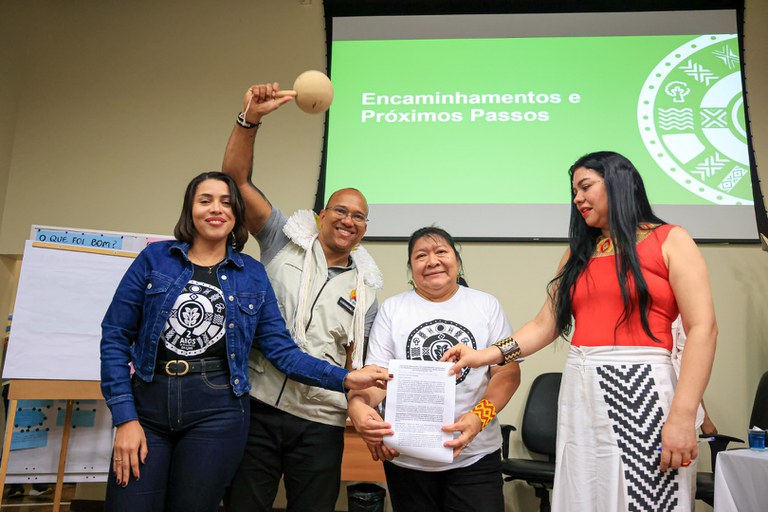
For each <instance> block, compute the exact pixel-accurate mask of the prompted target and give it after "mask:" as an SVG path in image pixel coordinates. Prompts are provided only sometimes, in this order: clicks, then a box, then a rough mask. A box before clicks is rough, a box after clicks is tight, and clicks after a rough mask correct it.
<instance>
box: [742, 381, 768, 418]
mask: <svg viewBox="0 0 768 512" xmlns="http://www.w3.org/2000/svg"><path fill="white" fill-rule="evenodd" d="M752 427H759V428H762V429H768V372H765V373H764V374H763V376H762V378H761V379H760V382H759V383H758V385H757V391H756V392H755V403H754V404H752V417H750V418H749V425H747V428H752Z"/></svg>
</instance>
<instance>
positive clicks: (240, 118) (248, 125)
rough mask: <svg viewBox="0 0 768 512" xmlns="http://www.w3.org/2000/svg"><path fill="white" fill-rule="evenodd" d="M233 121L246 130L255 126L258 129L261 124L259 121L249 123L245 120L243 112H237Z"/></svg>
mask: <svg viewBox="0 0 768 512" xmlns="http://www.w3.org/2000/svg"><path fill="white" fill-rule="evenodd" d="M235 122H236V123H237V124H239V125H240V126H242V127H243V128H246V129H248V130H250V129H251V128H256V129H257V130H258V128H259V126H261V122H258V123H249V122H248V121H246V120H245V114H244V113H243V112H240V113H239V114H237V118H236V119H235Z"/></svg>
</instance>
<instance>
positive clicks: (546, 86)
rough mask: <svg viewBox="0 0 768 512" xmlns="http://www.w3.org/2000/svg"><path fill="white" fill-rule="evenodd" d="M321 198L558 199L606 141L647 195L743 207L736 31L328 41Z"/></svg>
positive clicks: (657, 200) (746, 187)
mask: <svg viewBox="0 0 768 512" xmlns="http://www.w3.org/2000/svg"><path fill="white" fill-rule="evenodd" d="M330 74H331V79H332V81H333V84H334V89H335V98H334V102H333V106H332V108H331V109H330V112H329V118H328V122H329V131H328V141H327V142H328V147H327V156H326V158H327V161H326V173H327V174H326V188H325V190H326V199H327V195H328V194H329V193H330V192H332V191H333V190H336V189H338V188H342V187H349V186H352V187H356V188H359V189H360V190H363V191H364V192H365V194H366V196H367V198H368V201H369V202H370V203H372V204H383V205H384V204H414V203H416V204H447V203H450V204H500V203H505V204H509V203H512V204H567V203H568V202H569V201H570V181H569V177H568V173H567V171H568V168H569V166H570V164H571V163H572V162H573V161H575V160H576V159H577V158H578V157H580V156H581V155H583V154H585V153H588V152H591V151H599V150H610V151H617V152H620V153H622V154H624V155H626V156H627V157H629V158H630V160H632V161H633V163H634V164H635V166H636V167H637V168H638V169H639V170H640V173H641V174H642V176H643V178H644V181H645V184H646V188H647V190H648V193H649V197H650V199H651V201H652V202H653V203H654V204H675V205H751V204H752V187H751V180H750V176H749V172H750V171H749V158H748V154H749V153H748V146H747V136H746V127H745V126H746V125H745V120H744V119H745V116H744V100H743V92H742V77H741V72H740V62H739V48H738V40H737V37H736V35H735V34H710V35H702V34H691V35H656V36H601V37H536V38H505V39H421V40H363V41H361V40H354V41H334V42H333V44H332V54H331V73H330Z"/></svg>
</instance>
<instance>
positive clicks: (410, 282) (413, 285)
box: [407, 279, 416, 290]
mask: <svg viewBox="0 0 768 512" xmlns="http://www.w3.org/2000/svg"><path fill="white" fill-rule="evenodd" d="M407 284H409V285H411V288H413V289H414V290H415V289H416V284H415V283H414V282H413V279H409V280H408V282H407Z"/></svg>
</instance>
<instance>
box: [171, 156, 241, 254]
mask: <svg viewBox="0 0 768 512" xmlns="http://www.w3.org/2000/svg"><path fill="white" fill-rule="evenodd" d="M205 180H219V181H223V182H224V183H226V184H227V187H229V204H230V206H231V207H232V215H234V217H235V227H234V228H232V233H233V234H231V235H230V239H229V242H230V243H232V241H233V240H234V244H233V246H234V249H235V251H237V252H240V251H242V250H243V247H244V246H245V242H247V241H248V228H247V227H246V226H245V202H244V201H243V196H241V195H240V190H239V189H238V188H237V184H236V183H235V182H234V180H233V179H232V178H230V177H229V176H227V175H226V174H224V173H223V172H216V171H210V172H204V173H201V174H198V175H197V176H195V177H194V178H192V181H190V182H189V185H187V190H186V192H184V204H183V205H182V207H181V215H179V221H178V222H177V223H176V227H175V228H173V236H174V237H176V240H178V241H180V242H186V243H188V244H189V245H192V244H193V243H194V242H195V237H196V236H197V229H195V222H194V220H193V219H192V203H193V202H194V200H195V194H196V193H197V187H198V185H200V183H202V182H204V181H205ZM233 236H234V238H232V237H233Z"/></svg>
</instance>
